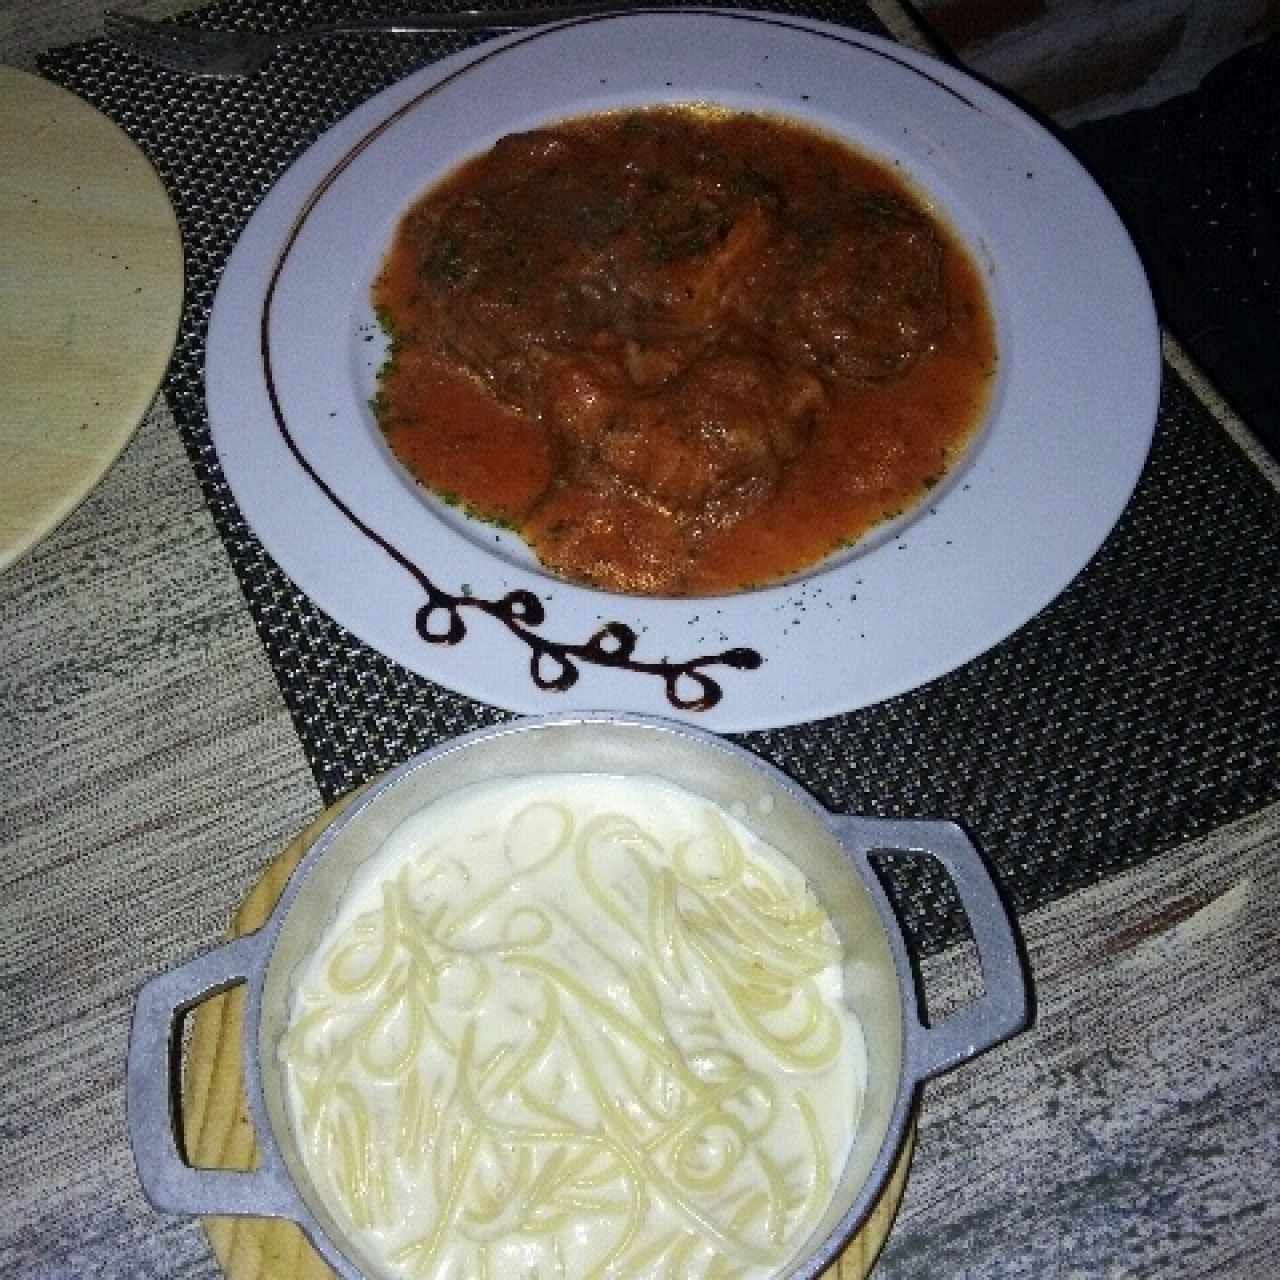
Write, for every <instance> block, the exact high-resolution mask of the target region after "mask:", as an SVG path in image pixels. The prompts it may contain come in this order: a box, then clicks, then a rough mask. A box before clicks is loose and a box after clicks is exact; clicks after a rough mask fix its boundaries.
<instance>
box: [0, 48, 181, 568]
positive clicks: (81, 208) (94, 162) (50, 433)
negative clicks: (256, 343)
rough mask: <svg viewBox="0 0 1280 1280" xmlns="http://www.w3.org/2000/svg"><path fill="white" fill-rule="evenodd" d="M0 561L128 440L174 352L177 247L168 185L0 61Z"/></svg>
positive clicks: (61, 92)
mask: <svg viewBox="0 0 1280 1280" xmlns="http://www.w3.org/2000/svg"><path fill="white" fill-rule="evenodd" d="M0 281H3V286H2V287H0V351H3V352H4V357H3V359H0V405H3V409H2V410H0V569H3V568H4V567H5V566H6V565H8V564H9V563H10V562H12V561H13V560H15V559H17V557H18V556H19V555H21V554H22V553H23V552H24V551H26V550H27V549H28V548H29V547H31V546H33V545H34V544H35V543H36V542H38V541H39V540H40V539H41V538H43V537H44V536H45V535H46V534H48V533H50V532H52V531H53V530H54V529H55V528H56V527H57V526H58V525H59V524H60V523H61V522H62V521H63V520H64V519H65V518H66V517H67V516H68V515H70V514H71V512H72V511H74V510H75V508H76V507H77V506H78V505H79V503H80V502H81V500H82V499H83V498H84V497H85V496H86V495H87V494H88V493H89V492H90V491H91V490H92V489H93V487H94V486H95V485H96V484H97V483H98V481H99V480H101V479H102V476H103V474H104V473H105V472H106V470H107V468H108V467H109V466H110V465H111V464H112V463H113V462H114V461H115V460H116V458H117V457H118V456H119V454H120V452H121V450H122V449H123V448H124V447H125V445H126V444H128V442H129V441H130V440H131V439H132V438H133V435H134V432H135V431H136V430H137V428H138V424H139V423H140V422H141V421H142V417H143V415H144V414H145V413H146V411H147V407H148V406H149V405H150V403H151V401H152V400H153V399H154V397H155V394H156V389H157V388H158V387H159V385H160V379H161V378H162V377H163V375H164V371H165V366H166V365H167V364H168V362H169V355H170V353H171V351H172V349H173V341H174V337H175V335H176V333H177V329H178V315H179V312H180V310H181V307H182V286H183V272H182V243H181V238H180V236H179V232H178V222H177V218H176V217H175V215H174V212H173V207H172V206H171V205H170V203H169V197H168V195H167V194H166V192H165V189H164V184H163V183H162V182H161V181H160V178H159V177H158V176H157V174H156V171H155V170H154V169H153V168H152V167H151V165H150V163H149V162H148V161H147V158H146V156H144V155H143V154H142V152H141V151H140V150H139V149H138V148H137V147H136V146H135V145H134V144H133V142H131V141H130V140H129V138H128V137H127V136H126V134H125V133H124V131H123V130H122V129H120V128H119V127H117V126H116V125H115V124H114V123H112V121H110V120H108V119H107V117H106V116H104V115H102V114H101V112H99V111H96V110H95V109H94V108H93V107H91V106H90V105H89V104H88V103H87V102H85V101H83V100H82V99H81V98H78V97H76V95H75V94H73V93H69V92H68V91H67V90H66V89H62V88H59V87H58V86H57V85H55V84H51V83H49V81H47V80H42V79H41V78H40V77H39V76H33V75H28V74H27V73H26V72H24V71H18V70H15V69H14V68H12V67H0Z"/></svg>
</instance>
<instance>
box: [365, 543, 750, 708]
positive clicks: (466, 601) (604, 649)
mask: <svg viewBox="0 0 1280 1280" xmlns="http://www.w3.org/2000/svg"><path fill="white" fill-rule="evenodd" d="M357 523H358V522H357ZM375 538H376V535H375ZM376 540H377V541H378V542H380V543H381V542H382V539H380V538H376ZM382 545H383V546H385V545H386V544H385V543H383V544H382ZM396 559H397V560H399V561H400V563H402V564H403V563H404V561H403V560H401V558H400V557H398V556H397V557H396ZM415 576H416V577H418V580H419V582H421V583H422V585H423V587H424V588H425V590H426V592H427V597H428V598H427V603H426V604H425V605H423V606H422V608H421V609H419V610H418V616H417V628H418V634H419V635H420V636H421V637H422V638H423V639H424V640H425V641H427V643H428V644H459V643H461V641H462V640H463V639H465V638H466V634H467V624H466V621H465V620H464V619H463V617H462V610H463V609H466V608H471V609H479V610H480V611H481V612H483V613H486V614H488V615H489V616H490V617H492V618H496V619H497V620H498V621H499V622H501V623H502V624H503V625H504V626H505V627H506V628H507V630H508V631H510V632H511V634H512V635H514V636H515V637H516V638H517V639H519V640H521V641H523V642H524V643H525V644H526V645H528V646H529V674H530V676H531V678H532V680H533V683H534V684H536V685H537V686H538V688H539V689H542V690H544V691H546V692H548V693H564V692H565V691H566V690H568V689H572V688H573V686H574V685H575V684H577V683H578V675H579V672H578V664H579V663H580V662H586V663H590V664H592V665H593V666H598V667H614V668H618V669H621V670H624V671H634V672H637V673H638V674H641V675H651V676H658V677H660V678H661V679H662V680H663V682H664V683H665V685H666V688H667V701H668V702H670V703H671V705H672V706H673V707H676V708H678V709H679V710H681V711H709V710H710V709H711V708H712V707H714V706H716V705H718V704H719V702H720V701H721V699H722V698H723V697H724V690H723V689H722V688H721V687H720V683H719V681H717V680H715V679H714V678H712V677H711V676H709V675H707V673H706V671H705V670H704V668H706V667H713V666H726V667H733V668H736V669H737V670H739V671H754V670H755V669H756V668H757V667H759V666H760V665H761V663H762V662H763V661H764V659H763V658H762V657H761V656H760V654H759V653H757V652H756V650H754V649H748V648H745V647H737V648H733V649H725V650H723V651H722V652H720V653H709V654H703V655H701V656H699V657H696V658H688V659H686V660H685V661H683V662H673V661H671V660H670V659H663V660H661V661H658V662H646V661H643V660H641V659H639V658H637V657H636V656H635V651H636V645H637V643H638V640H639V637H638V636H637V635H636V632H635V629H634V628H633V627H630V626H628V625H627V624H626V623H625V622H606V623H605V625H604V626H603V627H601V628H600V629H599V630H598V631H596V632H594V633H593V634H592V635H591V636H590V638H589V639H587V640H586V641H585V642H583V643H580V644H575V643H572V642H566V641H562V640H551V639H549V638H548V637H546V636H544V635H540V634H539V633H538V632H537V631H534V630H533V628H534V627H538V626H541V625H542V623H543V622H544V621H545V620H546V609H545V608H544V607H543V603H542V601H541V600H540V599H539V598H538V596H536V595H535V594H534V593H533V592H532V591H525V590H518V591H511V592H509V593H508V594H507V595H505V596H503V597H502V598H501V599H500V600H485V599H482V598H480V597H477V596H473V595H461V596H455V595H450V594H449V593H448V592H446V591H441V590H440V588H439V587H437V586H436V585H435V584H434V583H432V582H430V581H429V580H428V579H427V578H426V577H425V576H423V575H420V574H418V573H415ZM442 610H443V611H444V612H446V613H447V614H448V615H449V624H448V629H447V630H446V631H443V632H439V631H433V630H432V629H431V619H432V616H433V615H435V614H439V613H440V612H441V611H442ZM682 681H685V682H691V683H692V684H693V685H694V686H695V688H697V690H698V691H699V692H698V693H697V694H696V695H695V696H686V695H685V694H683V693H681V691H680V685H681V682H682Z"/></svg>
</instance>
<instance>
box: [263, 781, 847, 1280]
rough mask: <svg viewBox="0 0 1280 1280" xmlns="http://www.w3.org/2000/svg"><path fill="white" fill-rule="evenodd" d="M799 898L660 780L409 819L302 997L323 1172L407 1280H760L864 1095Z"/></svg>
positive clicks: (831, 1174)
mask: <svg viewBox="0 0 1280 1280" xmlns="http://www.w3.org/2000/svg"><path fill="white" fill-rule="evenodd" d="M841 962H842V955H841V949H840V945H839V942H838V940H837V938H836V935H835V932H834V929H833V928H832V925H831V922H830V920H829V919H828V917H827V915H826V913H825V912H824V911H823V910H822V908H821V907H820V905H819V904H818V902H817V900H816V899H815V897H814V896H813V893H812V891H811V890H810V888H809V887H808V885H807V884H806V882H805V880H804V878H803V876H802V875H801V874H800V873H799V871H797V870H796V868H795V867H794V866H793V865H792V864H791V863H789V862H788V861H787V860H786V859H785V858H784V857H783V856H782V855H781V854H780V853H779V852H778V851H777V850H775V849H773V848H772V847H771V846H769V845H767V844H765V843H764V842H762V841H761V840H759V839H758V838H757V837H755V836H754V835H753V834H752V833H751V832H749V831H748V830H747V828H746V827H745V826H743V825H742V824H741V823H739V822H738V821H736V820H735V819H734V818H732V817H731V816H730V815H729V814H727V813H726V812H724V811H723V810H722V809H720V808H718V807H717V806H715V805H713V804H712V803H711V802H709V801H707V800H704V799H702V798H701V797H697V796H694V795H692V794H691V793H689V792H686V791H683V790H681V789H679V788H676V787H674V786H672V785H670V784H668V783H665V782H661V781H659V780H657V779H648V778H639V779H637V778H627V779H622V778H615V777H608V776H604V775H539V776H535V777H531V778H523V779H518V780H503V781H496V782H490V783H483V784H480V785H477V786H474V787H470V788H467V789H465V790H463V791H460V792H458V793H457V794H456V795H454V796H452V797H450V798H448V799H447V800H442V801H439V802H437V803H435V804H433V805H430V806H429V807H427V808H426V809H424V810H422V811H421V812H420V813H418V814H416V815H414V816H413V817H411V818H410V819H409V820H408V821H406V822H405V823H403V824H402V825H401V827H399V828H398V829H397V830H396V831H395V832H394V833H393V834H392V836H391V837H390V839H389V840H388V842H387V844H386V845H385V847H384V848H383V849H382V850H380V851H379V853H378V854H377V855H375V857H374V858H373V859H372V860H371V862H370V863H369V864H367V865H366V867H365V868H364V869H363V870H362V872H361V873H360V875H359V877H358V878H357V881H356V883H355V884H353V886H352V888H351V889H350V891H349V892H348V893H347V895H346V897H345V898H344V900H343V902H342V904H341V905H340V907H339V911H338V914H337V916H336V918H335V920H334V921H333V923H332V925H331V926H330V927H329V929H328V930H327V931H326V933H325V935H324V936H323V938H322V939H321V940H320V942H319V944H318V945H317V947H316V948H315V950H314V951H313V952H312V953H311V955H310V957H309V958H308V959H307V960H306V961H305V962H304V964H303V965H302V966H301V967H300V970H299V973H298V975H297V977H296V980H295V985H294V992H293V1000H292V1006H291V1011H290V1024H289V1028H288V1030H287V1032H286V1033H285V1035H284V1037H283V1038H282V1041H281V1044H280V1058H281V1062H282V1065H283V1068H284V1072H285V1077H286V1084H287V1095H288V1099H289V1107H290V1110H291V1116H292V1121H293V1124H294V1127H295V1131H296V1134H297V1137H298V1142H299V1148H300V1150H301V1152H302V1154H303V1159H304V1161H305V1163H306V1166H307V1168H308V1171H309V1173H310V1175H311V1177H312V1180H313V1181H314V1183H315V1185H316V1188H317V1191H318V1193H319V1194H320V1196H321V1197H322V1199H323V1200H324V1202H325V1204H326V1206H327V1207H328V1209H329V1210H330V1212H331V1214H332V1215H333V1217H334V1218H335V1220H336V1221H337V1222H338V1223H339V1224H341V1225H342V1227H343V1229H344V1230H345V1231H346V1232H347V1233H348V1235H349V1236H350V1237H351V1238H352V1240H353V1241H354V1242H355V1243H356V1244H357V1246H358V1247H359V1249H360V1252H361V1253H362V1254H364V1255H365V1256H368V1257H372V1258H375V1259H377V1260H378V1262H379V1266H380V1268H381V1272H382V1274H384V1275H386V1276H388V1277H397V1278H399V1277H416V1278H421V1280H476V1278H477V1277H480V1278H482V1280H483V1278H484V1277H495V1278H496V1277H517V1278H519V1280H570V1278H572V1280H614V1278H621V1277H626V1278H627V1280H730V1278H731V1277H732V1278H735V1280H761V1278H763V1277H767V1276H772V1275H774V1274H776V1273H777V1272H778V1271H779V1270H780V1269H781V1268H783V1267H785V1265H786V1264H787V1263H788V1262H789V1261H790V1260H792V1259H793V1258H794V1257H795V1256H796V1254H797V1252H798V1251H799V1250H800V1248H801V1246H802V1245H803V1244H804V1243H805V1241H806V1239H807V1238H808V1236H809V1234H810V1232H811V1230H812V1229H813V1227H814V1226H815V1225H816V1223H817V1221H818V1219H819V1218H820V1217H821V1216H822V1214H823V1213H824V1211H825V1210H826V1208H827V1205H828V1202H829V1200H830V1196H831V1193H832V1187H833V1185H834V1182H835V1180H836V1178H837V1177H838V1175H839V1172H840V1169H841V1167H842V1166H843V1163H844V1160H845V1158H846V1155H847V1153H848V1150H849V1147H850V1144H851V1141H852V1137H853V1131H854V1128H855V1125H856V1123H857V1116H858V1112H859V1110H860V1107H861V1099H862V1092H863V1088H864V1086H865V1076H866V1055H865V1048H864V1045H863V1041H862V1034H861V1029H860V1027H859V1025H858V1023H857V1021H856V1019H855V1018H854V1016H853V1015H852V1013H851V1012H850V1011H849V1010H848V1008H847V1007H846V1006H845V1004H844V1001H843V998H842V996H843V988H842V977H841Z"/></svg>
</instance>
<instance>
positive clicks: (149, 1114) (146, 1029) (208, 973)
mask: <svg viewBox="0 0 1280 1280" xmlns="http://www.w3.org/2000/svg"><path fill="white" fill-rule="evenodd" d="M262 942H263V939H262V937H261V935H259V934H247V935H246V936H245V937H243V938H237V939H235V940H234V941H233V942H228V943H226V944H225V945H223V946H221V947H218V948H216V949H215V950H213V951H210V952H208V953H207V954H205V955H201V956H197V957H196V958H195V959H194V960H190V961H188V962H187V963H186V964H184V965H180V966H179V967H178V968H176V969H171V970H170V971H169V972H168V973H162V974H160V975H159V976H158V977H156V978H152V979H151V981H150V982H148V983H147V984H146V985H145V986H144V987H143V988H142V990H141V991H140V992H139V993H138V1001H137V1005H136V1006H135V1008H134V1014H133V1027H132V1029H131V1031H130V1033H129V1066H128V1075H127V1084H126V1094H127V1109H128V1118H129V1138H130V1141H131V1143H132V1144H133V1158H134V1162H135V1163H136V1165H137V1167H138V1177H139V1180H140V1181H141V1182H142V1189H143V1191H145V1192H146V1196H147V1199H148V1200H150V1201H151V1203H152V1204H153V1205H155V1207H156V1208H157V1209H162V1210H165V1211H167V1212H171V1213H189V1214H199V1215H202V1216H203V1215H208V1214H216V1215H222V1214H243V1215H251V1216H253V1217H262V1218H293V1219H297V1218H298V1216H299V1214H300V1213H302V1212H303V1209H302V1205H301V1201H300V1200H299V1198H298V1194H297V1192H296V1191H295V1190H294V1188H293V1184H292V1182H291V1181H290V1180H289V1176H288V1173H287V1172H286V1170H285V1167H284V1161H283V1160H282V1158H281V1156H280V1153H279V1150H278V1149H277V1148H276V1146H275V1144H274V1142H272V1141H271V1138H270V1135H269V1134H263V1133H261V1132H260V1133H259V1134H258V1150H259V1152H260V1160H261V1164H260V1166H259V1168H257V1169H254V1170H252V1171H250V1172H245V1173H240V1172H234V1171H231V1170H226V1169H197V1168H194V1167H193V1166H192V1165H189V1164H188V1163H187V1162H186V1160H185V1159H184V1158H183V1155H182V1152H181V1151H180V1150H179V1147H178V1139H177V1124H176V1117H177V1107H178V1091H179V1090H178V1079H179V1071H178V1062H177V1054H176V1051H177V1045H176V1043H175V1033H176V1030H177V1024H178V1018H179V1016H180V1015H181V1014H183V1013H185V1012H186V1011H187V1010H188V1009H191V1008H194V1007H195V1006H196V1005H198V1004H201V1003H202V1002H203V1001H205V1000H208V999H209V998H210V997H212V996H215V995H218V994H219V993H220V992H222V991H225V990H226V989H227V988H228V987H231V986H234V985H235V983H237V982H239V981H242V980H244V979H246V978H248V977H249V976H250V975H251V974H253V973H254V972H255V971H256V969H257V967H258V963H259V960H260V953H261V950H262ZM260 1127H261V1126H259V1128H260Z"/></svg>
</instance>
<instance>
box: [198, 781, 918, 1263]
mask: <svg viewBox="0 0 1280 1280" xmlns="http://www.w3.org/2000/svg"><path fill="white" fill-rule="evenodd" d="M351 798H352V797H350V796H348V797H346V798H345V799H343V800H340V801H339V802H338V803H337V804H335V805H334V806H333V807H332V808H330V809H328V810H326V811H325V812H324V813H322V814H321V815H320V816H319V817H318V818H317V819H316V820H315V821H314V822H312V823H311V825H310V826H308V827H307V828H306V829H305V830H304V831H302V832H301V833H300V834H299V835H297V836H296V837H294V839H293V841H292V842H291V843H290V844H289V845H288V847H287V848H286V849H285V850H284V851H283V852H282V853H281V854H280V856H279V857H278V858H276V860H275V861H274V862H272V863H271V865H270V866H268V867H267V869H266V871H265V872H264V873H263V875H262V878H261V879H260V880H259V881H258V883H257V884H256V885H255V886H254V888H253V889H252V890H251V892H250V893H249V896H248V897H247V898H246V899H245V901H244V903H243V905H242V906H241V907H240V910H239V911H238V912H237V913H236V916H235V919H234V920H233V921H232V925H231V930H230V936H231V937H233V938H234V937H239V936H241V935H242V934H245V933H251V932H252V931H253V930H255V929H258V928H260V927H261V926H262V925H263V924H264V923H265V922H266V920H267V917H268V916H269V915H270V914H271V910H272V908H273V907H274V906H275V904H276V902H277V900H278V899H279V897H280V894H281V893H282V892H283V890H284V886H285V883H286V882H287V881H288V879H289V875H290V873H291V872H292V871H293V869H294V867H296V866H297V865H298V862H299V860H300V859H301V858H302V856H303V854H305V853H306V851H307V850H308V849H309V848H310V847H311V845H312V843H313V842H314V841H315V840H316V839H317V837H318V836H319V835H320V833H321V832H322V831H323V830H324V829H325V827H327V826H328V825H329V823H330V822H332V821H333V819H334V818H335V817H337V815H338V814H339V813H341V812H342V810H343V809H344V808H345V807H346V805H347V804H348V803H349V802H350V800H351ZM244 1003H245V1002H244V987H243V986H238V987H233V988H232V989H231V990H230V991H227V992H224V993H223V994H222V995H219V996H215V997H214V998H213V999H212V1000H208V1001H206V1002H205V1003H204V1004H202V1005H201V1006H200V1007H199V1008H198V1009H197V1010H196V1013H195V1015H194V1018H193V1026H192V1030H191V1039H190V1042H189V1044H188V1047H187V1056H186V1062H185V1066H184V1072H183V1090H182V1093H183V1096H182V1116H183V1129H184V1132H185V1135H186V1145H187V1157H188V1159H189V1160H190V1161H191V1163H192V1164H193V1165H196V1166H198V1167H201V1168H212V1169H252V1168H253V1167H254V1165H255V1164H256V1162H257V1148H256V1144H255V1141H254V1135H253V1124H252V1121H251V1120H250V1117H249V1104H248V1101H247V1099H246V1098H245V1093H244V1075H243V1071H242V1068H241V1048H240V1046H241V1039H240V1032H241V1026H242V1024H243V1021H244ZM914 1141H915V1124H914V1122H913V1123H912V1125H911V1128H910V1130H909V1131H908V1134H907V1138H906V1141H905V1142H904V1143H903V1147H902V1151H901V1152H900V1153H899V1155H898V1159H897V1162H896V1164H895V1165H894V1169H893V1173H892V1176H891V1177H890V1179H889V1181H888V1183H887V1184H886V1186H885V1190H884V1194H883V1195H882V1196H881V1198H880V1200H879V1202H878V1203H877V1204H876V1206H875V1208H874V1209H873V1210H872V1212H871V1216H870V1217H869V1218H868V1219H867V1221H866V1223H865V1224H864V1225H863V1227H862V1230H861V1231H859V1232H858V1234H857V1235H856V1236H855V1237H854V1238H853V1240H852V1241H850V1243H849V1246H848V1248H846V1249H845V1251H844V1253H843V1254H842V1255H841V1257H840V1260H839V1262H838V1263H837V1264H836V1266H835V1267H833V1268H831V1269H830V1270H829V1271H827V1273H826V1275H825V1277H824V1280H863V1278H864V1277H865V1276H867V1275H869V1274H870V1272H871V1269H872V1267H873V1266H874V1265H875V1261H876V1258H877V1257H878V1256H879V1254H880V1250H881V1248H882V1247H883V1245H884V1242H885V1240H886V1239H887V1238H888V1235H889V1230H890V1228H891V1226H892V1225H893V1219H894V1217H895V1215H896V1214H897V1211H898V1206H899V1204H900V1203H901V1202H902V1194H903V1191H904V1190H905V1188H906V1182H907V1173H908V1171H909V1169H910V1167H911V1153H912V1149H913V1147H914ZM204 1225H205V1230H206V1231H207V1233H208V1236H209V1241H210V1243H211V1244H212V1245H213V1251H214V1253H215V1254H216V1256H217V1258H218V1261H219V1262H220V1263H221V1264H222V1268H223V1270H224V1271H225V1272H226V1273H227V1275H228V1277H230V1280H332V1278H333V1271H332V1270H331V1269H330V1268H329V1267H328V1266H327V1265H326V1263H324V1262H323V1261H322V1260H321V1258H320V1257H319V1255H318V1254H317V1253H316V1252H315V1250H314V1249H312V1247H311V1245H310V1244H309V1243H308V1242H307V1239H306V1237H305V1236H304V1235H303V1234H302V1231H301V1229H300V1228H298V1227H297V1226H295V1225H294V1224H293V1223H292V1222H282V1221H279V1220H277V1219H270V1218H206V1219H205V1220H204Z"/></svg>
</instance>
